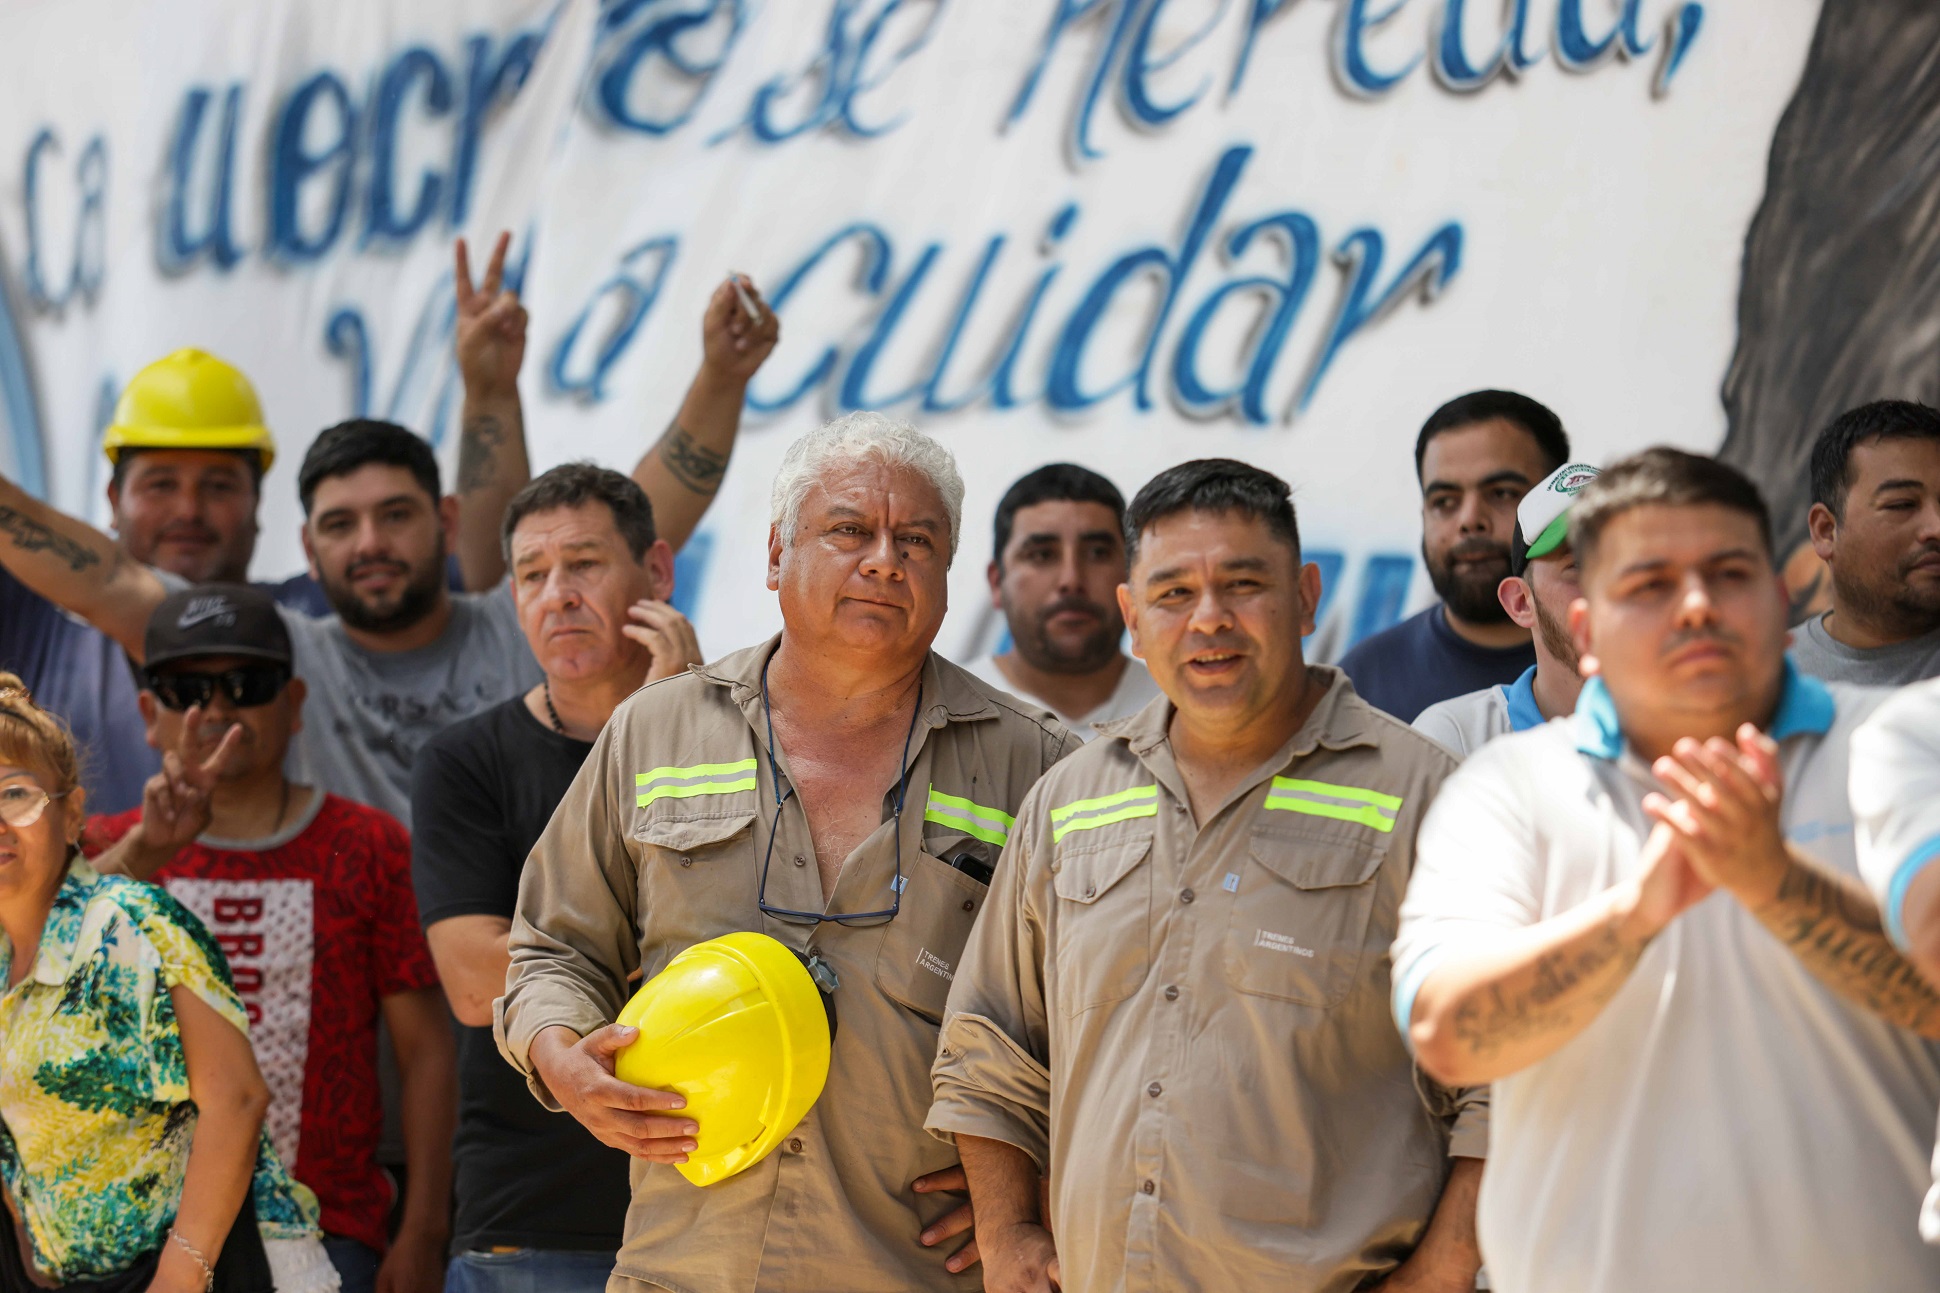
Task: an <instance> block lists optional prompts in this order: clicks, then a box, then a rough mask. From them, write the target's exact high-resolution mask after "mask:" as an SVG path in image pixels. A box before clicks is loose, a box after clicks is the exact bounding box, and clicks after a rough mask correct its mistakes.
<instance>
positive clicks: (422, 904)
mask: <svg viewBox="0 0 1940 1293" xmlns="http://www.w3.org/2000/svg"><path fill="white" fill-rule="evenodd" d="M592 749H593V747H592V746H591V745H589V744H587V743H586V742H584V741H575V740H573V739H571V738H570V737H566V736H561V735H560V734H559V733H557V732H555V731H553V730H552V729H551V728H549V727H547V726H545V725H544V724H542V723H540V722H539V721H538V720H537V719H535V718H534V717H532V715H531V713H530V712H529V711H528V710H527V709H526V707H525V701H524V699H523V698H522V697H521V698H518V699H514V700H508V701H506V702H505V703H504V704H502V705H497V706H494V707H493V708H491V709H488V710H486V711H485V712H484V713H482V714H478V715H475V716H474V717H472V718H469V719H466V720H465V721H464V722H462V723H455V724H453V725H452V726H450V727H448V728H446V729H445V730H444V731H442V732H440V733H439V734H438V735H437V736H435V737H433V738H432V739H431V741H430V742H429V743H427V744H426V745H425V747H424V748H423V750H421V751H420V752H419V754H418V760H417V767H416V770H415V773H414V775H413V777H412V784H411V816H412V821H413V825H412V831H411V862H412V874H413V878H414V879H415V881H416V884H417V891H418V915H419V918H420V919H421V920H423V921H424V924H425V927H426V928H427V929H428V928H430V927H431V926H432V925H435V924H437V923H438V922H439V921H441V920H447V919H450V918H451V917H453V916H466V915H490V916H504V917H506V918H507V919H510V918H511V916H512V913H513V909H514V908H515V907H516V906H517V904H518V898H519V873H520V872H521V871H522V870H524V868H525V859H526V855H527V854H528V853H530V852H531V851H532V846H533V845H534V844H535V843H537V842H538V839H539V836H540V834H541V833H542V832H543V831H544V830H545V829H546V823H547V822H549V821H551V820H552V810H553V809H554V808H556V807H557V806H558V804H559V801H560V800H561V799H563V798H565V796H566V789H567V787H569V786H570V785H572V780H573V778H574V777H575V776H576V775H578V773H579V765H580V764H582V763H584V762H585V761H586V756H587V755H588V754H589V753H591V752H592ZM452 1159H453V1166H454V1169H455V1173H456V1192H457V1196H458V1198H457V1202H458V1208H457V1218H456V1220H455V1222H454V1224H453V1227H452V1251H453V1252H454V1253H457V1252H465V1251H467V1250H470V1249H481V1248H490V1247H493V1246H496V1245H506V1246H515V1247H519V1248H543V1249H550V1250H555V1251H557V1250H586V1251H600V1252H613V1251H616V1250H617V1249H618V1248H619V1246H620V1233H621V1229H622V1227H623V1225H624V1222H625V1220H626V1207H627V1201H628V1199H629V1198H630V1197H631V1193H632V1191H631V1188H630V1187H629V1185H628V1183H627V1163H628V1160H627V1156H626V1155H625V1154H623V1153H621V1152H620V1151H619V1150H617V1149H613V1148H611V1147H609V1146H606V1145H602V1144H600V1143H599V1142H598V1141H597V1140H595V1139H593V1136H592V1133H590V1132H588V1131H587V1130H586V1129H585V1128H584V1127H582V1126H580V1125H579V1123H578V1122H576V1121H574V1119H573V1118H572V1117H571V1115H569V1114H563V1113H552V1112H549V1111H548V1110H547V1109H546V1108H545V1107H544V1106H543V1105H541V1104H540V1103H539V1102H538V1101H537V1100H536V1099H534V1098H533V1095H532V1092H531V1091H530V1090H528V1089H527V1087H526V1084H525V1078H524V1077H523V1076H521V1075H520V1074H519V1072H518V1070H517V1069H514V1068H513V1067H512V1066H511V1065H510V1064H507V1063H506V1062H505V1059H504V1057H502V1056H501V1055H500V1054H499V1053H498V1047H497V1046H495V1045H494V1044H493V1042H492V1030H491V1029H489V1028H467V1027H464V1026H462V1025H461V1026H460V1027H459V1029H458V1136H457V1139H456V1140H455V1141H454V1142H453V1146H452Z"/></svg>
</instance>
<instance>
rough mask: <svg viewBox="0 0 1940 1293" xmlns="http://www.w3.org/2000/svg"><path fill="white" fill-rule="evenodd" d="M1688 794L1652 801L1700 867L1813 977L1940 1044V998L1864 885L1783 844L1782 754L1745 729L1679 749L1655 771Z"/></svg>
mask: <svg viewBox="0 0 1940 1293" xmlns="http://www.w3.org/2000/svg"><path fill="white" fill-rule="evenodd" d="M1652 770H1653V771H1654V772H1656V774H1657V776H1658V777H1659V778H1660V779H1661V780H1662V781H1663V782H1664V783H1665V784H1666V785H1670V786H1674V787H1675V788H1677V789H1678V790H1679V791H1681V792H1682V797H1681V798H1679V799H1677V800H1676V801H1675V802H1673V801H1672V800H1670V799H1669V798H1668V797H1666V796H1663V795H1655V796H1652V797H1651V798H1649V799H1647V800H1646V801H1645V807H1646V808H1647V809H1648V810H1649V811H1650V813H1651V815H1652V816H1654V817H1656V818H1657V819H1658V820H1659V821H1661V822H1663V823H1664V824H1665V825H1666V826H1668V827H1670V828H1671V829H1672V830H1674V831H1675V832H1677V834H1678V837H1679V839H1680V842H1681V844H1682V847H1683V848H1684V850H1685V852H1686V853H1688V854H1689V855H1690V857H1691V859H1692V861H1693V863H1694V864H1695V865H1696V866H1697V867H1698V869H1699V870H1700V871H1702V872H1703V873H1704V874H1705V875H1706V876H1708V877H1709V878H1710V879H1711V881H1712V882H1713V883H1715V884H1716V885H1717V886H1718V887H1720V888H1722V889H1727V890H1729V891H1730V893H1731V896H1732V897H1734V898H1736V899H1737V900H1738V901H1739V902H1740V903H1742V904H1743V905H1744V907H1745V909H1746V910H1747V911H1749V912H1750V913H1751V914H1752V915H1754V916H1756V917H1757V918H1758V922H1759V923H1760V924H1762V925H1763V926H1764V927H1765V928H1766V929H1768V930H1770V931H1771V932H1772V934H1773V935H1774V936H1775V937H1777V939H1778V940H1779V941H1780V942H1781V943H1783V944H1785V946H1786V947H1787V948H1789V949H1791V951H1792V953H1793V954H1794V955H1795V956H1797V957H1798V958H1799V960H1801V961H1803V962H1804V963H1805V968H1806V969H1808V970H1810V971H1811V972H1812V975H1813V977H1815V978H1817V979H1818V980H1819V981H1820V982H1821V983H1823V984H1825V985H1826V986H1827V987H1829V988H1831V989H1832V990H1833V991H1834V992H1837V993H1839V994H1840V995H1841V996H1843V997H1845V998H1847V999H1848V1000H1850V1001H1852V1002H1854V1003H1855V1004H1857V1005H1859V1006H1862V1007H1864V1008H1865V1009H1867V1010H1870V1011H1872V1012H1873V1013H1874V1014H1877V1015H1878V1016H1880V1017H1881V1018H1882V1019H1885V1020H1886V1021H1887V1022H1888V1023H1892V1024H1897V1025H1898V1026H1899V1027H1901V1028H1906V1029H1910V1030H1911V1031H1913V1032H1916V1033H1918V1034H1920V1035H1921V1036H1922V1037H1935V1038H1940V997H1936V995H1935V994H1934V991H1933V989H1932V988H1931V987H1929V986H1928V985H1927V983H1926V981H1925V980H1924V979H1923V978H1921V976H1920V973H1919V971H1918V970H1917V969H1915V968H1914V966H1913V965H1912V963H1910V962H1909V961H1908V960H1907V959H1906V958H1905V957H1904V956H1902V955H1901V954H1900V952H1899V949H1897V948H1895V947H1894V946H1893V944H1892V941H1891V940H1890V939H1888V938H1887V936H1886V931H1885V929H1884V928H1883V926H1882V923H1881V921H1880V914H1879V907H1878V905H1877V904H1876V903H1874V901H1873V898H1872V895H1871V894H1869V893H1867V892H1866V890H1865V887H1864V886H1863V885H1862V884H1861V883H1860V882H1859V881H1858V880H1857V879H1856V878H1848V877H1846V876H1842V875H1838V874H1835V873H1833V872H1831V871H1828V870H1826V869H1824V868H1823V867H1821V866H1819V865H1818V864H1817V863H1815V862H1813V861H1812V860H1811V859H1810V858H1807V857H1806V856H1805V855H1804V854H1802V853H1800V852H1799V851H1798V850H1797V849H1795V848H1793V847H1792V846H1791V845H1790V844H1788V843H1787V842H1786V840H1785V835H1784V831H1783V829H1782V827H1781V825H1780V820H1779V805H1780V803H1781V801H1782V799H1783V794H1784V786H1783V782H1782V778H1781V776H1780V773H1779V766H1778V747H1777V745H1776V744H1775V743H1773V741H1772V740H1771V738H1770V737H1768V736H1766V735H1765V734H1764V733H1762V732H1760V731H1758V729H1756V728H1755V727H1752V726H1750V725H1749V724H1747V725H1746V726H1745V727H1744V728H1742V729H1740V730H1739V732H1738V741H1737V744H1736V745H1735V746H1734V745H1733V744H1732V743H1731V742H1729V741H1725V740H1722V739H1718V738H1713V739H1712V740H1710V741H1706V742H1703V743H1702V744H1700V743H1699V742H1697V741H1692V740H1685V741H1679V742H1678V743H1677V747H1676V748H1675V749H1674V750H1673V751H1672V752H1671V753H1670V754H1669V755H1666V756H1665V757H1664V758H1661V759H1659V760H1657V762H1656V764H1655V766H1654V767H1653V769H1652Z"/></svg>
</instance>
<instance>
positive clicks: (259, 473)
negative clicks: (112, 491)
mask: <svg viewBox="0 0 1940 1293" xmlns="http://www.w3.org/2000/svg"><path fill="white" fill-rule="evenodd" d="M181 452H182V450H180V449H157V448H155V447H154V446H153V445H124V446H123V447H122V450H121V452H120V453H118V454H116V455H115V463H114V472H113V474H111V475H110V476H109V477H108V483H109V484H110V485H113V486H114V487H115V488H116V489H120V488H121V482H122V481H123V480H124V479H126V477H127V475H128V464H129V463H132V462H133V461H134V460H135V459H136V458H138V457H140V456H141V455H142V454H145V453H181ZM196 452H198V453H232V454H234V455H236V457H238V458H240V459H242V460H243V465H244V466H245V467H248V468H249V483H250V484H251V485H252V486H254V487H255V490H256V493H257V495H258V496H260V495H261V494H262V492H263V455H262V453H261V451H259V450H256V449H201V450H197V451H196Z"/></svg>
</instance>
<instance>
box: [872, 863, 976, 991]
mask: <svg viewBox="0 0 1940 1293" xmlns="http://www.w3.org/2000/svg"><path fill="white" fill-rule="evenodd" d="M932 847H934V845H933V843H932V842H931V841H925V842H924V845H923V849H924V851H923V852H921V853H918V854H916V855H915V856H914V857H913V858H910V857H909V855H908V854H904V857H905V858H908V859H909V861H910V862H911V863H912V864H913V865H908V866H905V867H904V869H903V895H902V903H901V905H900V907H899V908H898V910H897V912H896V918H895V919H894V920H892V921H890V922H889V925H888V928H887V929H886V930H885V931H884V933H883V940H882V950H881V951H879V952H878V953H877V954H876V986H877V987H879V988H881V989H882V991H883V993H884V995H886V996H888V997H889V999H890V1000H892V1001H896V1002H899V1003H901V1004H902V1005H904V1006H907V1007H909V1009H911V1010H914V1011H915V1012H916V1013H917V1014H919V1015H921V1016H923V1017H924V1018H925V1019H928V1020H929V1021H930V1022H932V1023H939V1024H940V1023H942V1022H943V1007H944V1004H945V1003H946V1002H947V1001H948V1000H949V997H950V984H951V983H952V982H954V981H955V979H956V972H957V966H958V964H959V963H960V962H961V961H962V959H963V948H964V945H965V944H966V943H968V942H969V941H970V927H971V926H972V925H974V924H975V923H976V920H977V913H978V912H980V911H982V910H983V900H984V897H985V895H986V894H988V893H989V891H990V890H989V887H988V886H987V885H984V884H981V883H979V882H978V881H976V880H973V879H971V878H970V877H969V876H968V875H965V874H964V873H963V872H962V871H960V870H958V869H957V868H955V867H953V866H951V865H949V864H948V863H947V862H943V861H941V860H939V859H938V858H936V857H933V856H932V855H931V854H930V852H929V850H930V849H931V848H932Z"/></svg>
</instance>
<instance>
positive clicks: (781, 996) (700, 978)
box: [613, 933, 832, 1185]
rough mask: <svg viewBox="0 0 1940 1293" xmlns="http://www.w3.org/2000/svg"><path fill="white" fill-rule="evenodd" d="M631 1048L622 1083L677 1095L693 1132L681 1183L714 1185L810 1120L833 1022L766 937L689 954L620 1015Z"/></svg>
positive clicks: (804, 974) (716, 942)
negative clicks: (634, 1033)
mask: <svg viewBox="0 0 1940 1293" xmlns="http://www.w3.org/2000/svg"><path fill="white" fill-rule="evenodd" d="M620 1022H621V1023H623V1024H627V1025H630V1026H632V1027H634V1028H637V1029H639V1030H640V1036H639V1037H638V1038H636V1039H635V1040H634V1041H633V1042H632V1043H631V1044H629V1045H628V1046H627V1047H626V1048H625V1049H623V1050H621V1051H620V1052H619V1053H618V1054H616V1055H615V1056H614V1057H613V1072H614V1074H615V1076H617V1077H618V1078H619V1079H620V1080H621V1081H623V1082H631V1083H632V1084H633V1085H635V1086H643V1087H652V1088H654V1089H656V1090H661V1091H678V1092H679V1093H680V1094H682V1095H684V1096H686V1097H687V1108H686V1109H685V1110H684V1111H683V1113H684V1115H685V1116H687V1117H691V1118H693V1119H694V1121H696V1122H697V1123H699V1124H700V1133H699V1134H698V1135H697V1136H696V1137H695V1138H694V1139H695V1141H696V1142H697V1145H698V1148H697V1149H696V1150H695V1151H694V1152H693V1153H691V1154H689V1155H688V1156H687V1161H686V1162H685V1163H679V1164H676V1166H677V1167H678V1168H679V1169H680V1174H681V1175H682V1176H685V1177H686V1178H687V1179H688V1180H690V1181H692V1182H693V1183H694V1184H696V1185H712V1184H713V1183H714V1182H716V1181H724V1180H726V1179H727V1178H728V1177H730V1176H733V1175H734V1174H735V1173H736V1172H739V1171H742V1170H743V1169H745V1168H749V1167H753V1166H754V1165H755V1164H756V1163H758V1162H760V1161H761V1160H762V1159H763V1158H765V1157H766V1156H767V1155H768V1153H769V1151H771V1150H772V1149H774V1147H775V1146H776V1145H778V1144H780V1143H781V1140H782V1137H784V1136H786V1135H787V1134H788V1133H789V1132H791V1131H793V1130H794V1129H795V1127H796V1125H797V1124H799V1123H800V1122H801V1120H802V1119H803V1118H804V1117H806V1116H807V1115H808V1111H809V1109H810V1108H811V1107H812V1106H813V1105H814V1104H815V1101H816V1100H817V1098H819V1097H820V1096H821V1094H822V1087H823V1084H825V1083H826V1082H827V1081H828V1076H829V1041H830V1032H831V1026H832V1020H831V1017H830V1015H829V1013H828V1011H827V1009H826V1007H825V1006H824V1005H823V1001H822V992H821V989H819V988H817V987H816V986H815V981H814V980H813V979H812V978H810V977H809V973H808V969H807V968H806V967H805V966H804V965H803V964H802V962H801V960H800V958H798V957H797V956H796V955H795V953H793V952H791V951H790V950H789V949H788V948H787V947H786V946H784V945H783V944H781V943H779V942H777V941H776V940H775V939H772V938H770V937H768V935H766V934H756V933H740V934H728V935H726V936H725V937H722V938H714V939H709V940H708V941H707V942H705V943H696V944H695V945H694V946H692V947H690V948H688V949H687V950H686V951H684V952H682V953H681V954H680V955H678V956H676V957H675V958H674V959H673V960H672V961H670V962H668V964H667V968H666V969H664V970H662V971H661V972H660V973H658V974H656V975H654V976H653V978H651V979H649V980H647V982H646V983H645V984H643V985H641V988H640V990H639V991H638V992H636V993H634V994H633V1000H631V1001H629V1002H627V1003H626V1008H625V1009H624V1010H622V1011H620Z"/></svg>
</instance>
